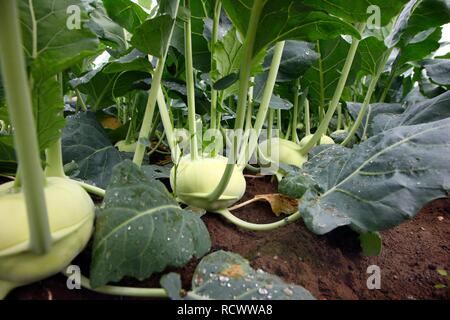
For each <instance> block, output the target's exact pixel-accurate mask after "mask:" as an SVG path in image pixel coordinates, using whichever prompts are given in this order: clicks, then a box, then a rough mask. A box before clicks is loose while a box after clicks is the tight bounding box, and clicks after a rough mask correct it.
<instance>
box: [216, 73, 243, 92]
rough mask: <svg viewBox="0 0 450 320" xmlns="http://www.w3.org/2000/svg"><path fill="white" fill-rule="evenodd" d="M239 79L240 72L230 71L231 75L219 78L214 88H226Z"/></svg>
mask: <svg viewBox="0 0 450 320" xmlns="http://www.w3.org/2000/svg"><path fill="white" fill-rule="evenodd" d="M238 80H239V74H238V73H230V74H229V75H227V76H225V77H223V78H221V79H219V80H217V81H216V82H215V83H214V84H213V88H214V89H215V90H225V89H227V88H229V87H231V86H232V85H233V84H235V83H236V82H237V81H238Z"/></svg>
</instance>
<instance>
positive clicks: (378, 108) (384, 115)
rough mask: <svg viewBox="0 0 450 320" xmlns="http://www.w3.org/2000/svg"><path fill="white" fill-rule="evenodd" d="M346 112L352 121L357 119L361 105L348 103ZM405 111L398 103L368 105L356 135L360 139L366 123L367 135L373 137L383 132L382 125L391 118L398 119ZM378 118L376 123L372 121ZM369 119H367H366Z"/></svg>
mask: <svg viewBox="0 0 450 320" xmlns="http://www.w3.org/2000/svg"><path fill="white" fill-rule="evenodd" d="M346 105H347V110H348V111H349V113H350V115H351V116H352V118H353V120H356V118H357V117H358V114H359V111H360V110H361V107H362V103H355V102H348V103H347V104H346ZM404 111H405V108H404V107H403V106H402V105H401V104H399V103H372V104H369V106H368V110H367V112H366V114H365V115H364V117H363V120H362V122H361V125H360V126H359V128H358V129H357V131H356V134H357V135H358V137H359V138H360V139H361V138H362V135H363V131H364V126H365V124H366V123H368V127H367V135H368V136H369V137H370V136H373V135H374V133H379V132H381V131H383V130H384V129H382V128H384V125H385V124H386V123H388V122H389V121H391V120H392V119H393V118H395V117H398V116H399V115H400V114H402V113H403V112H404ZM377 116H380V117H379V118H378V119H379V120H377V122H376V123H374V121H373V119H374V118H375V117H377ZM367 117H369V119H367ZM380 126H381V127H380Z"/></svg>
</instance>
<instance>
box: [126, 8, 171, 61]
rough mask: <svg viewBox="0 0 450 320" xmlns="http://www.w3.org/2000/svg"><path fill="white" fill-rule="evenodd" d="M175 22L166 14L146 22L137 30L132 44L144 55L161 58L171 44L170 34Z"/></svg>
mask: <svg viewBox="0 0 450 320" xmlns="http://www.w3.org/2000/svg"><path fill="white" fill-rule="evenodd" d="M174 23H175V20H173V19H172V17H171V16H170V15H167V14H164V15H160V16H157V17H156V18H153V19H150V20H147V21H145V22H144V23H143V24H141V25H140V26H139V27H137V28H136V30H135V32H134V34H133V37H132V38H131V44H132V45H133V46H134V47H136V48H137V49H139V50H140V51H142V52H144V53H148V54H151V55H152V56H154V57H157V58H161V57H162V56H164V53H165V51H166V49H167V46H168V45H169V43H170V34H171V30H172V27H173V24H174Z"/></svg>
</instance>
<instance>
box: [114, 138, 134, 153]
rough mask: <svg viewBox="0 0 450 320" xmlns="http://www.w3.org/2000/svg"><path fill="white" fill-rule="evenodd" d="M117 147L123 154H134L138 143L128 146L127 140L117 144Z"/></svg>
mask: <svg viewBox="0 0 450 320" xmlns="http://www.w3.org/2000/svg"><path fill="white" fill-rule="evenodd" d="M115 147H116V148H117V149H118V150H119V151H121V152H134V151H136V142H133V143H130V144H127V143H126V141H125V140H121V141H119V142H117V143H116V144H115Z"/></svg>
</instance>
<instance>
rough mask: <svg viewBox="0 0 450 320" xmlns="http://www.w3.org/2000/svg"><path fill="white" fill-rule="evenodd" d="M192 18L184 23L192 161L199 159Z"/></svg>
mask: <svg viewBox="0 0 450 320" xmlns="http://www.w3.org/2000/svg"><path fill="white" fill-rule="evenodd" d="M184 6H185V7H186V8H187V9H188V10H189V0H184ZM191 29H192V28H191V17H190V16H189V17H188V18H187V19H186V21H185V23H184V57H185V61H186V87H187V99H188V122H189V134H190V141H191V160H195V159H197V158H198V149H197V125H196V122H195V84H194V66H193V60H192V35H191V34H192V30H191Z"/></svg>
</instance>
